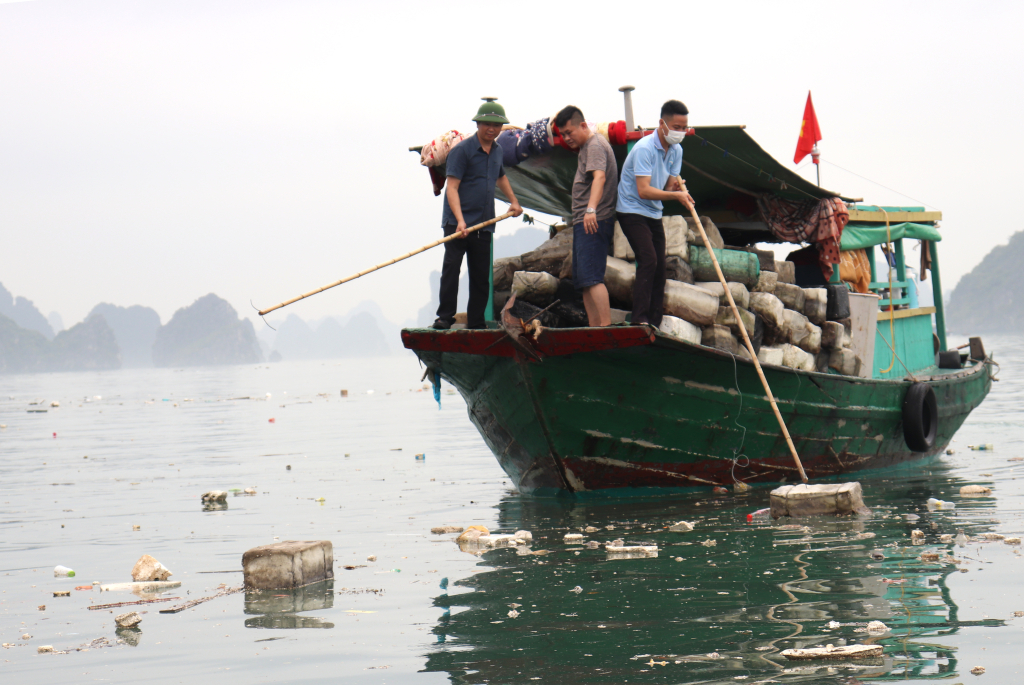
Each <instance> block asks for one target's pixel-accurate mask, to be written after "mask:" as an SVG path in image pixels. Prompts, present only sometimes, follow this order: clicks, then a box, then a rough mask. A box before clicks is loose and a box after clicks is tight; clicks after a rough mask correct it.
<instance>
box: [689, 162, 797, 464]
mask: <svg viewBox="0 0 1024 685" xmlns="http://www.w3.org/2000/svg"><path fill="white" fill-rule="evenodd" d="M676 178H677V179H678V180H679V185H680V187H682V184H683V179H681V178H679V177H678V176H677V177H676ZM688 209H689V210H690V215H691V216H692V217H693V221H694V223H696V224H697V230H698V231H700V237H701V238H703V239H704V247H705V248H707V251H708V254H709V255H710V256H711V263H712V264H714V266H715V273H717V274H718V280H719V281H721V283H722V288H723V289H725V297H726V299H728V300H729V308H730V309H732V315H733V316H734V317H735V318H736V322H737V323H739V329H740V336H741V337H742V338H743V343H744V344H745V345H746V346H747V351H748V352H749V353H750V359H751V360H752V361H753V362H754V368H755V369H757V375H758V376H759V377H760V378H761V385H763V386H764V392H765V394H766V395H767V396H768V401H769V402H770V403H771V405H772V411H774V412H775V418H776V419H778V421H779V427H780V428H782V435H783V436H785V438H786V444H787V445H789V451H790V454H792V455H793V461H794V462H796V469H797V471H799V472H800V479H801V480H802V481H803V482H805V483H806V482H807V474H806V473H804V465H803V464H802V463H801V462H800V456H799V455H798V454H797V453H796V447H795V446H794V445H793V438H791V437H790V436H789V429H787V428H786V422H785V421H783V420H782V414H781V413H780V412H779V406H778V405H777V404H775V396H774V395H772V389H771V388H770V387H768V379H767V378H765V377H764V371H762V370H761V362H759V361H758V359H757V353H756V352H754V346H753V345H752V344H751V342H750V337H749V336H747V328H746V326H744V325H743V319H741V318H740V313H739V310H738V309H737V307H736V302H735V300H733V299H732V292H731V291H730V290H729V284H728V283H726V281H725V274H723V273H722V267H720V266H719V265H718V258H717V257H716V256H715V248H713V247H711V241H710V240H708V234H707V233H705V232H704V225H703V224H702V223H701V222H700V217H698V216H697V210H696V209H694V208H693V205H692V204H691V205H688Z"/></svg>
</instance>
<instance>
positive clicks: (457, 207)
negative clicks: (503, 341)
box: [434, 98, 523, 330]
mask: <svg viewBox="0 0 1024 685" xmlns="http://www.w3.org/2000/svg"><path fill="white" fill-rule="evenodd" d="M494 100H495V98H484V104H482V105H480V109H478V110H477V113H476V116H475V117H473V121H475V122H476V135H475V136H473V137H471V138H466V139H465V140H463V141H462V142H461V143H459V144H458V145H456V146H455V147H453V148H452V150H451V152H449V153H448V159H447V161H446V173H447V176H448V189H447V190H446V191H445V194H444V212H443V214H442V215H441V223H442V225H443V228H444V235H445V237H447V236H450V235H452V234H453V233H458V234H459V238H458V239H456V240H452V241H449V242H447V243H445V244H444V263H443V265H442V267H441V297H440V300H441V302H440V305H439V306H438V308H437V320H436V321H434V328H437V329H440V330H446V329H449V328H451V327H452V324H453V323H455V310H456V308H457V307H458V296H459V272H460V271H461V270H462V258H463V256H465V257H466V262H467V264H468V265H469V305H468V307H467V311H466V327H467V328H486V327H487V324H486V323H485V322H484V310H485V309H486V308H487V300H488V298H489V296H490V273H489V272H490V270H491V240H492V239H493V236H494V226H493V225H491V226H488V227H486V228H482V229H480V230H477V231H473V232H472V233H468V234H467V233H466V228H467V227H468V226H475V225H476V224H479V223H481V222H483V221H487V220H488V219H493V218H494V216H495V214H494V187H495V186H497V187H498V188H501V192H502V193H504V194H505V197H507V198H508V200H509V202H510V203H511V206H510V207H509V210H510V211H511V212H512V215H513V216H519V215H520V214H522V213H523V208H522V207H520V206H519V201H518V200H516V196H515V193H513V192H512V184H511V183H509V182H508V177H507V176H505V168H504V166H503V165H502V161H501V158H502V153H501V146H500V145H497V144H495V140H496V139H497V137H498V134H499V133H501V127H502V125H504V124H507V123H508V119H507V118H506V117H505V108H504V107H502V106H501V105H499V104H498V103H497V102H495V101H494Z"/></svg>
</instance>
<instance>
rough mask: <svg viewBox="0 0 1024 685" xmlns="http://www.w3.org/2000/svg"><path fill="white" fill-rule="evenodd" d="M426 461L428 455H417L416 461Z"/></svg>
mask: <svg viewBox="0 0 1024 685" xmlns="http://www.w3.org/2000/svg"><path fill="white" fill-rule="evenodd" d="M426 459H427V455H426V454H417V455H416V461H426Z"/></svg>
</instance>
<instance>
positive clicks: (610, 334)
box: [402, 100, 994, 497]
mask: <svg viewBox="0 0 1024 685" xmlns="http://www.w3.org/2000/svg"><path fill="white" fill-rule="evenodd" d="M631 120H632V114H631V112H630V111H629V108H628V100H627V113H626V122H625V123H623V122H618V125H611V126H608V127H607V130H608V131H610V135H609V140H610V142H611V143H612V147H613V150H614V151H615V153H616V158H617V159H618V162H619V164H620V166H621V164H622V162H623V161H624V160H625V157H626V155H627V154H628V151H629V149H631V145H632V144H633V143H634V142H635V141H636V140H638V139H639V138H641V137H642V136H643V135H648V134H650V133H651V130H644V129H641V128H639V127H634V126H633V125H632V121H631ZM682 145H683V151H684V157H683V159H684V163H683V176H684V177H685V179H686V181H687V186H688V187H689V189H690V192H691V194H692V195H693V196H694V197H695V198H696V199H697V202H698V203H699V206H700V210H701V214H702V215H706V216H708V217H709V218H711V219H712V220H713V221H714V223H715V224H716V225H717V226H718V228H719V230H720V233H721V236H722V239H723V240H724V242H725V244H726V245H727V246H731V247H733V248H739V249H743V248H744V247H746V246H752V245H754V244H758V243H772V242H775V243H778V242H781V239H780V237H779V236H778V234H777V232H773V230H772V228H771V225H772V221H771V218H770V217H768V216H766V211H765V209H764V208H765V207H766V206H768V205H770V204H771V203H772V202H773V201H778V202H783V203H791V205H794V206H796V205H800V204H801V203H802V205H803V206H810V205H814V204H815V203H820V202H834V201H839V202H840V203H841V206H842V207H844V208H846V210H847V211H848V212H849V222H848V223H847V224H846V225H845V228H843V229H842V233H841V249H842V250H843V251H848V250H863V251H864V254H866V255H867V257H868V260H867V261H868V262H869V264H870V272H871V275H870V283H869V284H868V285H867V286H866V288H865V289H866V290H867V292H866V293H865V294H859V295H858V294H851V296H850V297H851V306H850V310H851V320H852V328H853V337H854V338H855V340H854V341H853V343H854V346H855V347H856V346H857V345H858V344H859V349H858V354H859V356H860V359H861V362H862V364H861V369H862V370H861V371H860V373H859V375H843V374H840V373H836V372H835V371H829V372H827V373H821V372H817V371H806V370H797V369H794V368H789V367H784V366H777V365H770V364H764V365H763V372H764V376H765V379H766V380H767V382H768V384H769V385H770V387H771V389H772V392H773V393H774V395H775V398H776V401H777V404H778V408H779V411H780V413H781V416H782V418H783V419H784V420H785V423H786V425H787V426H788V429H789V432H790V434H791V436H792V440H793V443H794V446H795V448H796V451H797V453H798V454H799V456H800V458H801V460H802V463H803V468H804V469H805V470H806V474H807V476H808V477H809V478H811V479H813V480H823V479H837V478H839V479H847V480H848V479H849V476H850V475H851V474H853V473H855V472H862V471H869V470H876V469H890V468H895V467H910V468H913V466H914V465H919V464H921V463H922V461H923V460H928V459H933V458H935V457H937V456H938V455H940V454H942V453H943V452H944V451H945V450H946V449H947V447H948V445H949V442H950V440H951V439H952V438H953V435H954V434H955V433H956V431H957V429H958V428H959V427H960V425H961V424H962V423H963V422H964V420H965V419H966V418H967V417H968V415H969V414H970V413H971V411H972V410H973V409H974V408H975V407H977V406H978V405H979V404H980V403H981V402H982V400H983V399H984V398H985V397H986V395H987V394H988V392H989V390H990V388H991V385H992V380H993V377H994V362H993V361H992V359H991V357H990V356H989V355H988V353H987V352H986V351H985V350H984V346H983V344H982V342H981V340H980V339H978V338H972V339H971V344H970V346H969V349H964V350H948V349H947V348H948V345H947V340H946V330H945V320H944V315H943V303H942V289H941V279H940V274H939V254H938V243H939V241H941V238H942V236H941V234H940V233H939V231H938V222H939V221H940V220H941V218H942V215H941V212H937V211H925V208H924V207H882V206H876V205H865V204H864V203H863V201H862V200H861V199H859V198H848V197H844V196H842V195H840V194H839V193H835V192H832V191H829V190H826V189H824V188H821V187H819V186H817V185H814V184H813V183H811V182H809V181H807V180H805V179H804V178H802V177H801V176H799V175H798V174H796V173H795V172H793V171H791V170H789V169H787V168H786V167H784V166H783V165H782V164H780V163H779V162H778V161H776V160H775V159H773V158H772V157H771V156H770V155H769V154H768V153H767V152H765V150H763V149H762V148H761V147H760V146H759V145H758V144H757V143H756V142H755V141H754V139H753V138H752V137H751V136H750V135H749V134H748V133H747V132H746V130H745V128H744V127H743V126H698V127H696V128H694V129H691V130H690V131H689V135H687V137H686V139H685V140H684V142H683V143H682ZM506 171H507V174H508V177H509V179H510V181H511V184H512V187H513V189H514V191H515V193H516V197H517V198H518V200H519V202H520V204H521V205H522V206H523V207H524V208H525V209H527V210H528V211H537V212H543V213H545V214H549V215H554V216H556V217H568V216H570V215H571V210H570V203H571V195H570V191H571V187H572V182H573V177H574V175H575V172H576V156H575V154H574V153H573V152H572V151H570V150H566V149H563V148H562V147H560V146H557V145H555V146H553V147H552V148H551V149H550V151H548V152H547V153H546V154H544V155H540V156H535V157H531V158H529V159H526V160H524V161H522V162H521V163H519V164H517V165H516V166H514V167H511V168H508V169H507V170H506ZM437 173H440V175H441V177H442V178H443V168H442V169H440V171H439V172H438V171H437V170H435V175H436V174H437ZM684 211H685V209H684V208H683V207H682V206H681V205H678V204H675V205H674V206H673V203H666V207H665V213H666V215H673V214H677V215H678V214H683V213H684ZM909 240H921V241H922V242H921V246H922V248H921V249H922V250H924V251H926V253H927V256H928V257H930V267H929V268H930V270H931V274H932V287H933V294H934V298H933V299H934V305H933V306H921V305H920V303H919V302H918V298H917V297H916V296H915V287H916V286H915V284H914V282H912V280H911V279H909V278H908V274H907V268H908V266H907V263H906V259H905V248H904V241H909ZM879 246H884V248H885V250H884V251H885V255H886V259H887V263H890V264H891V265H892V268H891V269H890V270H889V273H888V274H887V275H886V276H885V277H884V278H883V277H881V276H879V275H878V274H877V273H876V272H875V268H876V267H875V259H874V251H875V249H876V248H877V247H879ZM801 274H803V275H801ZM865 280H866V279H865ZM830 281H831V282H833V283H839V282H840V269H839V268H838V267H837V268H835V269H834V270H833V273H832V276H831V279H830ZM825 282H826V281H825V279H824V278H823V274H822V273H821V270H820V269H816V268H812V269H810V270H808V269H800V270H797V283H796V284H797V285H800V286H805V287H817V286H819V285H822V284H824V283H825ZM492 297H493V293H492ZM853 301H856V302H857V304H856V306H855V305H854V302H853ZM498 318H499V320H497V321H492V322H490V323H489V326H488V329H487V330H448V331H440V330H434V329H422V328H410V329H405V330H403V331H402V340H403V343H404V345H405V347H407V348H408V349H410V350H413V351H414V352H415V353H416V355H417V356H418V357H419V359H420V360H421V361H422V362H423V363H424V364H425V365H426V367H427V369H428V374H429V375H430V377H431V378H432V379H433V380H434V382H435V383H436V384H439V383H440V381H441V380H442V379H443V380H445V381H447V382H449V383H450V384H452V385H453V386H455V388H456V389H457V390H458V392H459V393H460V394H461V395H462V397H463V398H465V401H466V405H467V408H468V413H469V419H470V421H472V422H473V424H474V425H475V426H476V427H477V429H478V430H479V432H480V435H481V436H482V437H483V439H484V441H485V442H486V443H487V445H488V447H489V448H490V449H491V451H492V452H493V453H494V455H495V457H496V458H497V460H498V463H499V464H500V466H501V468H502V469H503V470H504V471H505V472H506V473H507V474H508V476H509V477H510V478H511V479H512V481H513V483H514V484H515V485H516V487H517V488H518V490H519V491H520V492H522V493H525V494H531V495H536V496H577V497H578V496H595V495H597V496H609V495H611V496H634V495H638V496H649V495H653V494H659V493H666V494H667V493H671V492H673V491H675V490H677V489H680V488H682V489H687V488H708V487H730V486H734V485H735V484H737V483H745V484H757V483H772V484H775V483H780V482H787V481H788V482H795V481H797V480H798V479H799V476H798V474H799V470H798V467H797V466H796V465H795V463H794V461H793V459H792V457H791V453H790V449H789V447H788V445H787V443H786V441H785V439H784V438H783V436H782V435H781V433H780V430H779V425H778V423H777V422H776V417H775V414H774V412H773V410H772V407H771V405H770V403H769V400H768V398H767V397H766V394H765V391H764V388H763V386H762V383H761V381H760V379H759V378H758V375H757V373H756V369H755V366H754V364H753V363H752V361H751V360H750V359H749V358H742V357H741V356H738V355H736V354H732V353H730V352H728V351H723V350H721V349H716V348H713V347H707V346H704V345H700V344H694V343H690V342H686V341H684V340H680V339H678V338H676V337H673V336H671V335H668V334H666V333H665V332H662V331H661V330H658V329H657V328H654V327H652V326H648V325H639V326H633V325H629V323H628V322H626V323H623V324H620V325H613V326H611V327H607V328H588V327H583V328H547V327H543V326H538V325H536V323H535V322H534V323H529V324H528V325H527V326H526V328H525V329H524V327H523V322H522V321H521V320H518V319H516V318H515V317H512V316H510V315H509V314H508V311H507V308H506V311H504V312H502V315H501V316H500V317H498ZM858 338H859V343H858V340H857V339H858ZM962 347H967V346H962Z"/></svg>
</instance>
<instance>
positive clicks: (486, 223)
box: [257, 212, 512, 316]
mask: <svg viewBox="0 0 1024 685" xmlns="http://www.w3.org/2000/svg"><path fill="white" fill-rule="evenodd" d="M510 216H512V212H505V213H504V214H502V215H501V216H496V217H494V218H493V219H491V220H489V221H484V222H483V223H479V224H477V225H476V226H470V227H469V228H467V229H466V233H467V234H468V233H472V232H473V231H479V230H480V229H481V228H486V227H487V226H490V225H491V224H496V223H498V222H499V221H502V220H504V219H507V218H509V217H510ZM458 237H459V234H458V233H452V234H451V235H450V236H448V237H447V238H441V239H440V240H435V241H434V242H432V243H430V244H429V245H424V246H423V247H421V248H420V249H418V250H413V251H412V252H406V253H405V254H404V255H402V256H400V257H395V258H394V259H391V260H388V261H386V262H381V263H380V264H378V265H377V266H372V267H370V268H369V269H366V270H365V271H360V272H359V273H357V274H354V275H352V276H349V277H348V278H343V279H341V280H340V281H335V282H334V283H328V284H327V285H325V286H324V287H322V288H317V289H316V290H310V291H309V292H308V293H305V294H304V295H299V296H298V297H293V298H292V299H290V300H285V301H284V302H282V303H281V304H275V305H274V306H273V307H268V308H266V309H261V310H259V312H257V313H258V314H259V315H260V316H266V315H267V314H269V313H270V312H272V311H274V310H275V309H280V308H281V307H287V306H288V305H290V304H292V303H294V302H298V301H299V300H304V299H306V298H307V297H310V296H311V295H316V294H317V293H322V292H323V291H325V290H327V289H329V288H333V287H334V286H336V285H341V284H342V283H348V282H349V281H354V280H356V279H357V278H359V277H360V276H365V275H366V274H368V273H370V272H373V271H376V270H377V269H383V268H384V267H385V266H391V265H392V264H394V263H395V262H400V261H402V260H403V259H408V258H409V257H412V256H413V255H418V254H419V253H420V252H426V251H427V250H429V249H430V248H432V247H437V246H438V245H442V244H444V243H447V242H448V241H450V240H455V239H456V238H458Z"/></svg>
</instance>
